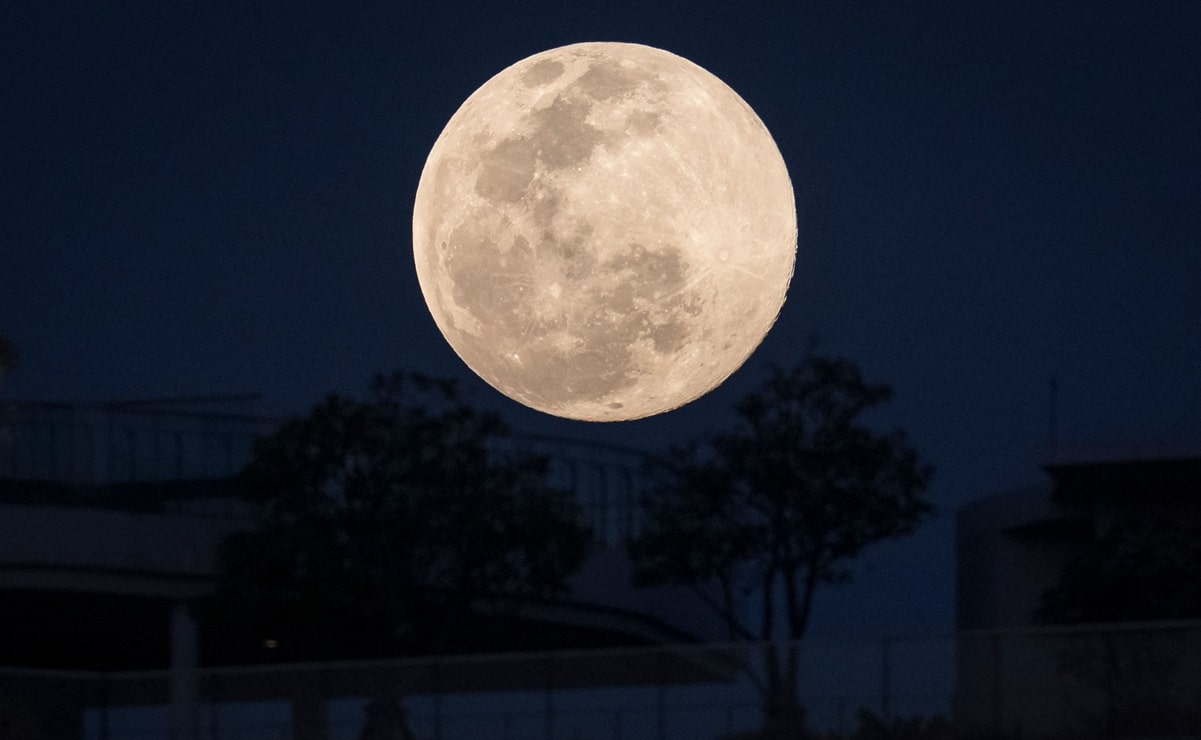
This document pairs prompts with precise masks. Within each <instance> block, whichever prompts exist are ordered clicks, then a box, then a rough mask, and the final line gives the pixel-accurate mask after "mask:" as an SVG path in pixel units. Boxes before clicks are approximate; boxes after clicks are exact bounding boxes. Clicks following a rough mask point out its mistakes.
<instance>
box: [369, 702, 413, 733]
mask: <svg viewBox="0 0 1201 740" xmlns="http://www.w3.org/2000/svg"><path fill="white" fill-rule="evenodd" d="M366 715H367V717H366V721H365V722H364V723H363V732H362V733H361V734H360V735H359V740H416V737H417V736H416V735H414V734H413V732H412V731H411V730H410V729H409V723H408V719H407V717H406V716H405V709H404V698H403V697H401V696H382V697H376V698H374V699H371V700H370V701H369V702H367V708H366Z"/></svg>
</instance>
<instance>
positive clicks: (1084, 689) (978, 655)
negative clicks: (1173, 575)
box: [954, 621, 1201, 738]
mask: <svg viewBox="0 0 1201 740" xmlns="http://www.w3.org/2000/svg"><path fill="white" fill-rule="evenodd" d="M954 714H955V720H956V729H957V730H958V731H959V732H960V734H961V735H962V736H964V737H973V738H974V737H989V738H992V737H997V738H1011V737H1012V738H1017V737H1022V738H1030V737H1034V738H1038V737H1047V738H1077V737H1078V738H1127V737H1130V738H1134V737H1139V738H1151V737H1155V738H1181V737H1187V738H1195V737H1201V622H1198V621H1179V622H1157V623H1143V624H1137V623H1136V624H1114V625H1100V626H1098V625H1092V626H1086V627H1057V628H1039V629H1023V630H1005V631H985V630H979V631H976V630H972V631H963V632H960V633H959V635H958V637H957V659H956V675H955V711H954Z"/></svg>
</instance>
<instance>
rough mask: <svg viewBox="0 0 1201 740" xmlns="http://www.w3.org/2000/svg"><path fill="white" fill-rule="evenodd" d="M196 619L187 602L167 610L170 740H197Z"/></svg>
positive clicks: (197, 675)
mask: <svg viewBox="0 0 1201 740" xmlns="http://www.w3.org/2000/svg"><path fill="white" fill-rule="evenodd" d="M198 663H199V660H198V649H197V638H196V619H195V618H194V617H193V616H192V612H191V610H190V609H189V607H188V604H187V602H184V601H177V602H175V604H173V605H172V607H171V679H170V680H171V710H170V715H169V716H170V722H169V725H170V732H171V738H172V740H199V737H198V736H197V729H198V727H197V722H196V720H197V711H196V693H197V688H198V678H199V673H200V671H199V667H198Z"/></svg>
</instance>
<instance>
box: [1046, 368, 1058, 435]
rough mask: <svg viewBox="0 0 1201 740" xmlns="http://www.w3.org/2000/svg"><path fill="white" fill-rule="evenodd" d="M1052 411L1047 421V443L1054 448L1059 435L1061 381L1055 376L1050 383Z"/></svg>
mask: <svg viewBox="0 0 1201 740" xmlns="http://www.w3.org/2000/svg"><path fill="white" fill-rule="evenodd" d="M1049 385H1050V388H1049V390H1050V397H1049V399H1048V401H1049V404H1050V409H1049V413H1048V419H1047V443H1048V444H1049V445H1050V446H1051V447H1054V446H1055V443H1056V442H1057V441H1058V440H1057V437H1058V434H1059V380H1058V379H1056V377H1055V376H1054V375H1052V376H1051V381H1050V384H1049Z"/></svg>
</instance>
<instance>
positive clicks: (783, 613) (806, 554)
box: [630, 352, 931, 737]
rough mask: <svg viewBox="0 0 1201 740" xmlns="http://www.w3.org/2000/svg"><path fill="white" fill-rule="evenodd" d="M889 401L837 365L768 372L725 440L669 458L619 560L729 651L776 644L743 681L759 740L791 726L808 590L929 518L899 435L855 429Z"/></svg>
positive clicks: (796, 721)
mask: <svg viewBox="0 0 1201 740" xmlns="http://www.w3.org/2000/svg"><path fill="white" fill-rule="evenodd" d="M890 396H891V391H890V389H889V388H888V386H885V385H875V384H870V383H868V382H866V381H865V380H864V379H863V377H862V375H861V373H860V371H859V370H858V368H856V367H855V366H854V365H853V364H851V363H850V362H849V361H846V360H843V359H836V358H828V357H822V356H818V355H816V354H814V353H812V352H810V353H808V354H807V355H806V356H805V358H804V359H803V361H802V362H801V363H800V364H798V365H797V366H796V367H794V368H792V369H791V370H782V369H779V368H772V370H771V375H770V377H769V378H768V379H767V381H766V382H765V383H764V384H763V385H762V386H761V387H760V388H758V389H757V390H755V391H754V392H751V393H750V394H748V395H747V396H745V397H744V398H743V399H742V401H741V402H740V403H739V404H738V405H737V414H738V426H737V427H736V428H735V429H734V430H733V431H729V432H722V433H717V434H713V435H710V436H707V437H704V438H701V439H699V440H695V441H693V442H691V443H689V444H686V445H684V446H682V447H678V448H676V449H674V450H673V451H672V452H671V454H670V455H669V456H668V461H667V462H668V469H669V471H670V472H669V474H668V475H667V477H666V478H665V480H664V483H663V485H661V486H659V487H658V488H657V490H655V491H654V492H653V494H652V495H650V496H648V497H647V500H646V511H645V517H646V519H645V526H644V528H643V530H642V533H641V535H640V536H639V537H638V538H637V539H636V540H634V541H633V542H632V543H631V549H630V552H631V556H632V558H633V559H634V562H635V564H636V577H637V578H638V580H639V582H640V583H642V584H646V585H654V584H672V585H682V586H687V587H689V588H691V589H692V590H693V591H694V592H695V593H696V594H698V595H699V596H700V597H701V598H702V599H703V600H704V601H705V603H706V604H708V605H709V606H710V607H711V608H712V609H713V610H714V612H716V614H717V615H718V616H719V617H720V618H721V619H722V620H723V622H724V623H725V625H726V628H727V629H728V632H729V636H730V638H731V639H733V640H746V641H763V642H766V641H769V640H774V639H777V638H779V637H784V638H786V639H787V640H788V641H789V642H788V643H787V646H786V647H785V648H784V649H782V650H779V651H777V650H775V649H768V650H766V651H765V655H764V666H763V670H762V671H761V672H753V674H754V675H753V677H754V678H755V680H756V685H757V686H758V687H759V689H760V692H761V694H762V696H763V700H764V712H765V730H766V731H767V732H768V734H769V735H772V736H775V735H779V736H785V735H786V736H788V737H792V736H793V735H792V734H787V733H795V732H797V731H798V730H799V729H800V728H801V727H802V726H803V711H802V708H801V706H800V702H799V699H798V695H797V688H798V687H797V677H798V668H799V665H798V658H799V655H798V651H797V641H799V640H801V639H802V638H803V637H804V635H805V630H806V627H807V625H808V622H809V616H810V614H811V612H812V609H813V603H814V596H815V594H816V592H817V590H818V586H819V585H820V584H823V583H839V582H842V581H845V580H847V579H848V578H849V577H850V573H851V570H850V562H851V560H852V559H853V558H855V557H856V556H857V555H859V554H860V552H861V551H862V550H863V548H864V547H865V546H867V545H869V544H871V543H873V542H877V541H879V540H883V539H887V538H890V537H896V536H899V535H903V534H907V533H909V532H911V531H912V530H913V529H914V528H915V527H916V525H917V524H918V523H919V521H920V520H921V519H922V517H923V516H924V515H926V514H927V513H928V512H929V511H930V509H931V507H930V504H929V503H928V502H927V501H926V500H925V499H924V498H923V497H922V494H923V492H924V491H925V489H926V486H927V483H928V481H929V479H930V476H931V468H930V467H929V466H928V465H926V464H924V463H922V462H921V461H919V459H918V455H917V453H916V452H915V451H914V450H913V448H912V447H910V445H909V443H908V442H907V441H906V438H905V435H904V434H903V433H902V432H901V431H899V430H897V431H892V432H887V433H881V432H876V431H873V430H872V429H870V428H868V427H867V426H865V425H864V424H863V423H862V422H861V421H860V417H861V416H862V414H863V413H864V412H865V411H867V410H869V409H872V408H874V407H876V406H878V405H880V404H882V403H884V402H886V401H887V400H888V399H889V398H890ZM744 596H751V597H752V598H753V599H754V600H755V601H757V606H758V608H757V609H756V610H754V613H755V617H754V619H751V618H748V617H747V616H746V615H747V614H748V611H747V610H746V609H743V608H742V606H743V597H744ZM777 620H780V621H777Z"/></svg>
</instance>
